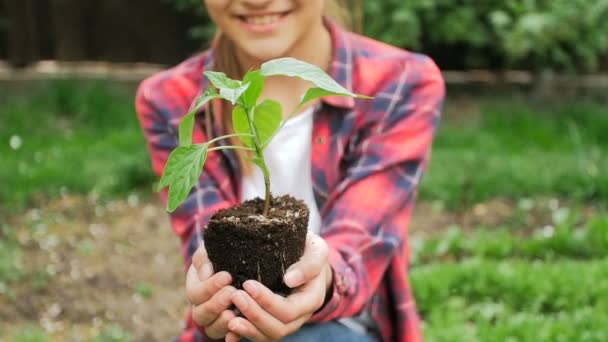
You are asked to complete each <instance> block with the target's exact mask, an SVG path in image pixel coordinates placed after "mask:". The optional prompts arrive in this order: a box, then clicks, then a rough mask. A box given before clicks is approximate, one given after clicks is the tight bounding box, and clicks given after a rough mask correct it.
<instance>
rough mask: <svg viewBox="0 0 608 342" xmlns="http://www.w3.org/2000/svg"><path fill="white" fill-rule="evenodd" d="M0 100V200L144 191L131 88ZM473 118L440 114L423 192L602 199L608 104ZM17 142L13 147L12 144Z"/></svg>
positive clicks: (475, 197)
mask: <svg viewBox="0 0 608 342" xmlns="http://www.w3.org/2000/svg"><path fill="white" fill-rule="evenodd" d="M6 102H7V103H6V104H5V105H3V106H2V108H0V116H1V117H2V118H3V120H2V121H0V155H2V160H3V164H4V165H3V166H4V167H3V168H0V184H8V186H2V187H0V209H1V208H8V209H22V208H26V207H28V206H29V205H31V204H32V203H33V200H34V199H37V198H40V197H42V198H53V197H57V196H60V195H61V194H63V193H80V194H88V193H95V194H97V195H99V196H101V197H112V196H122V195H125V194H127V193H129V192H132V191H134V190H137V189H140V190H141V189H145V191H144V192H145V193H149V192H150V191H149V189H150V185H151V183H152V182H153V180H154V176H153V174H152V172H151V171H150V166H149V165H150V164H149V159H148V155H147V151H146V149H145V143H144V140H143V135H142V134H141V131H140V128H139V125H138V123H137V120H136V117H135V113H134V108H133V93H132V91H127V90H125V89H124V88H116V87H115V86H114V85H113V84H111V83H105V82H93V83H91V82H89V83H86V84H85V83H82V82H76V81H70V80H64V81H49V82H47V83H46V84H45V85H44V86H43V87H42V90H40V91H33V92H32V93H30V94H27V96H25V95H22V96H13V97H11V98H10V99H8V100H7V101H6ZM481 112H482V115H480V117H479V118H477V119H474V120H470V119H467V120H458V115H456V119H454V118H451V114H452V113H450V112H448V113H447V114H446V115H445V120H444V122H443V123H442V125H441V127H440V130H439V132H438V135H437V138H436V142H435V145H434V149H433V159H432V162H431V166H430V169H429V172H428V174H427V175H426V176H425V179H424V181H423V182H422V186H421V191H420V195H421V198H422V199H425V200H432V201H440V202H442V203H444V204H445V205H446V206H447V207H449V208H459V207H465V206H467V205H470V204H472V203H476V202H479V201H483V200H486V199H490V198H495V197H507V198H519V197H522V196H525V197H534V196H543V195H548V196H558V197H567V198H572V199H575V200H581V201H596V202H598V201H600V202H606V199H608V172H602V170H606V169H608V158H607V156H606V152H605V151H608V139H606V138H605V132H606V131H608V110H607V108H606V106H605V105H602V104H599V103H586V102H578V103H571V104H567V105H564V104H552V105H545V106H542V105H530V104H529V103H525V102H522V101H519V100H508V101H507V100H504V99H502V100H491V101H488V100H486V101H482V105H481ZM11 140H12V143H13V146H16V145H20V146H19V147H18V148H17V149H14V148H12V147H11V146H10V143H11Z"/></svg>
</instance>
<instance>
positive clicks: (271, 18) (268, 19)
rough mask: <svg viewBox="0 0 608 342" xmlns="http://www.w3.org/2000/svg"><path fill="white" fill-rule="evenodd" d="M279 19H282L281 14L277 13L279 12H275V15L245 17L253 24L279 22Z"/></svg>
mask: <svg viewBox="0 0 608 342" xmlns="http://www.w3.org/2000/svg"><path fill="white" fill-rule="evenodd" d="M279 19H281V16H280V15H277V14H273V15H260V16H255V17H246V18H245V20H246V21H247V22H248V23H249V24H253V25H268V24H272V23H275V22H277V21H278V20H279Z"/></svg>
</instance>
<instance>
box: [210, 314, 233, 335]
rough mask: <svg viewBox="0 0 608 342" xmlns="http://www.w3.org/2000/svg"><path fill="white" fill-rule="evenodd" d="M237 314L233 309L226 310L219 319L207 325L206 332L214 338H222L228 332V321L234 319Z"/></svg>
mask: <svg viewBox="0 0 608 342" xmlns="http://www.w3.org/2000/svg"><path fill="white" fill-rule="evenodd" d="M235 317H236V315H235V314H234V312H232V310H224V311H223V312H222V313H221V314H220V316H219V317H218V319H216V320H215V321H214V322H213V323H211V324H210V325H208V326H206V328H205V333H206V334H207V336H209V337H210V338H212V339H214V340H219V339H220V338H222V337H224V336H226V334H227V333H228V331H229V330H228V322H230V321H231V320H232V319H234V318H235Z"/></svg>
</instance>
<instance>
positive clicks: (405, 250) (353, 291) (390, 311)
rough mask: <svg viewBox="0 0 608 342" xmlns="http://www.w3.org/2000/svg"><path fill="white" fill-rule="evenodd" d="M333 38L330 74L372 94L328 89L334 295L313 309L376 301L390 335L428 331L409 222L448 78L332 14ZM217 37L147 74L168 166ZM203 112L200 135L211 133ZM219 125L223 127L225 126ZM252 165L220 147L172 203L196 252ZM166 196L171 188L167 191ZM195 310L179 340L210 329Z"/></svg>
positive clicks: (143, 90) (326, 186) (157, 156)
mask: <svg viewBox="0 0 608 342" xmlns="http://www.w3.org/2000/svg"><path fill="white" fill-rule="evenodd" d="M328 25H329V28H330V31H331V35H332V39H333V51H334V55H333V59H332V62H331V66H330V70H329V73H330V75H331V76H332V77H333V78H334V79H335V80H336V81H337V82H338V83H340V84H341V85H342V86H344V87H345V88H347V89H349V90H351V91H353V92H355V93H359V94H366V95H370V96H373V97H374V99H373V100H359V99H357V100H353V99H351V98H346V97H328V98H325V99H323V100H322V105H321V106H319V109H318V110H317V111H316V112H315V114H314V115H315V116H314V127H313V134H312V141H311V144H312V152H311V163H312V170H311V171H312V182H313V188H314V195H315V199H316V202H317V204H318V207H319V208H320V212H321V217H322V226H321V231H320V234H321V236H322V237H323V238H324V239H325V241H327V243H328V245H329V246H330V257H329V262H330V263H331V265H332V267H333V269H334V274H335V276H334V285H333V296H332V297H331V299H330V300H329V302H327V303H326V305H325V306H324V307H323V308H322V309H321V310H320V311H319V312H317V313H316V314H315V315H314V316H313V317H312V318H311V321H312V322H324V321H330V320H335V319H338V318H344V317H351V316H355V315H357V314H358V313H360V312H361V311H362V310H369V312H370V313H371V316H372V318H373V319H374V321H375V322H376V324H377V325H378V327H379V329H380V334H381V336H382V338H383V340H384V341H408V342H411V341H419V340H421V339H422V337H421V332H420V324H419V323H420V322H419V318H418V315H417V313H416V308H415V304H414V298H413V296H412V289H411V286H410V283H409V281H408V262H409V245H408V239H407V234H408V233H407V231H408V224H409V221H410V216H411V213H412V208H413V205H414V200H415V197H416V193H417V188H418V185H419V183H420V180H421V177H422V174H423V171H424V170H425V168H426V166H427V163H428V160H429V155H430V149H431V143H432V139H433V136H434V132H435V130H436V128H437V125H438V123H439V118H440V112H441V107H442V102H443V99H444V94H445V90H444V83H443V79H442V77H441V73H440V71H439V70H438V68H437V66H436V65H435V64H434V63H433V61H432V60H431V59H430V58H428V57H426V56H423V55H419V54H414V53H411V52H408V51H404V50H401V49H397V48H395V47H392V46H389V45H386V44H383V43H380V42H377V41H374V40H371V39H369V38H365V37H362V36H359V35H356V34H353V33H350V32H346V31H343V30H342V29H340V28H338V27H337V26H336V25H335V24H333V23H328ZM213 59H214V54H213V49H210V50H208V51H206V52H204V53H202V54H201V55H198V56H195V57H192V58H190V59H188V60H186V61H185V62H183V63H181V64H180V65H178V66H176V67H174V68H172V69H170V70H167V71H164V72H161V73H159V74H157V75H154V76H152V77H150V78H149V79H147V80H145V81H144V82H143V83H142V84H141V86H140V88H139V90H138V93H137V98H136V108H137V113H138V117H139V120H140V122H141V126H142V128H143V132H144V135H145V138H146V141H147V145H148V148H149V152H150V156H151V161H152V166H153V169H154V172H155V173H156V174H158V175H159V176H160V175H161V174H162V172H163V168H164V166H165V163H166V161H167V157H168V156H169V153H170V152H171V150H173V149H174V148H175V147H176V146H177V145H178V136H177V133H178V125H179V122H180V120H181V118H182V117H183V116H184V115H185V114H186V113H187V112H188V110H189V108H190V106H191V103H192V101H193V99H194V98H195V97H196V96H197V95H199V94H201V93H202V92H203V91H204V90H205V89H206V88H207V87H208V83H207V80H206V79H205V78H204V77H202V72H203V71H204V70H210V69H212V68H213ZM203 115H204V110H203V111H202V113H200V114H199V115H197V124H196V125H195V126H196V127H195V131H194V141H195V142H204V141H205V140H206V137H205V133H204V132H205V128H204V120H201V118H202V117H203ZM214 129H215V134H222V132H220V131H219V129H218V127H214ZM240 182H241V174H240V171H239V166H238V163H237V159H236V156H235V155H234V154H233V153H232V152H231V151H229V150H226V151H222V152H215V153H211V154H209V156H208V160H207V163H206V164H205V167H204V172H203V174H202V176H201V178H200V180H199V183H198V184H197V186H196V187H195V189H193V191H192V192H191V193H190V195H189V197H188V199H187V200H186V202H185V203H184V204H182V205H181V206H180V207H179V208H178V209H177V210H176V211H175V212H174V213H173V214H171V216H170V218H171V224H172V227H173V229H174V231H175V232H176V233H177V235H178V236H179V237H180V238H181V242H182V253H183V255H184V258H185V264H186V265H189V264H190V262H191V256H192V254H193V253H194V251H195V250H196V248H197V246H198V245H199V243H200V242H201V241H200V236H199V235H200V234H198V233H200V230H201V229H202V228H203V227H204V226H205V224H206V223H207V222H208V220H209V218H210V217H211V215H213V214H214V213H215V212H216V211H217V210H219V209H222V208H226V207H230V206H233V205H236V204H238V203H239V202H240V197H241V194H240V189H241V184H240ZM161 199H162V200H163V202H166V199H167V191H166V189H165V191H163V192H161ZM201 332H202V329H199V328H197V327H196V326H195V325H194V324H193V322H192V319H191V316H190V315H188V319H187V324H186V329H185V331H184V332H183V334H182V335H181V336H180V338H178V341H183V342H193V341H204V340H205V339H206V337H205V336H204V334H203V333H201Z"/></svg>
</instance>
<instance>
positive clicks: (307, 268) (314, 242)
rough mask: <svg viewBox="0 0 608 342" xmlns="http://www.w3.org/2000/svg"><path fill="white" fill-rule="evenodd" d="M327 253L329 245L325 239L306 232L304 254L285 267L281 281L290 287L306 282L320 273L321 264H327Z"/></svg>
mask: <svg viewBox="0 0 608 342" xmlns="http://www.w3.org/2000/svg"><path fill="white" fill-rule="evenodd" d="M328 254H329V247H328V246H327V243H326V242H325V240H323V238H322V237H320V236H319V235H317V234H314V233H308V235H307V236H306V245H305V247H304V255H302V258H300V260H299V261H298V262H296V263H295V264H293V265H291V266H290V267H289V268H288V269H287V272H285V276H284V277H283V281H284V282H285V284H286V285H287V286H289V287H290V288H294V287H298V286H300V285H302V284H304V283H307V282H308V281H310V280H311V279H313V278H314V277H316V276H318V275H319V273H321V270H322V269H323V266H325V264H327V256H328Z"/></svg>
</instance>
